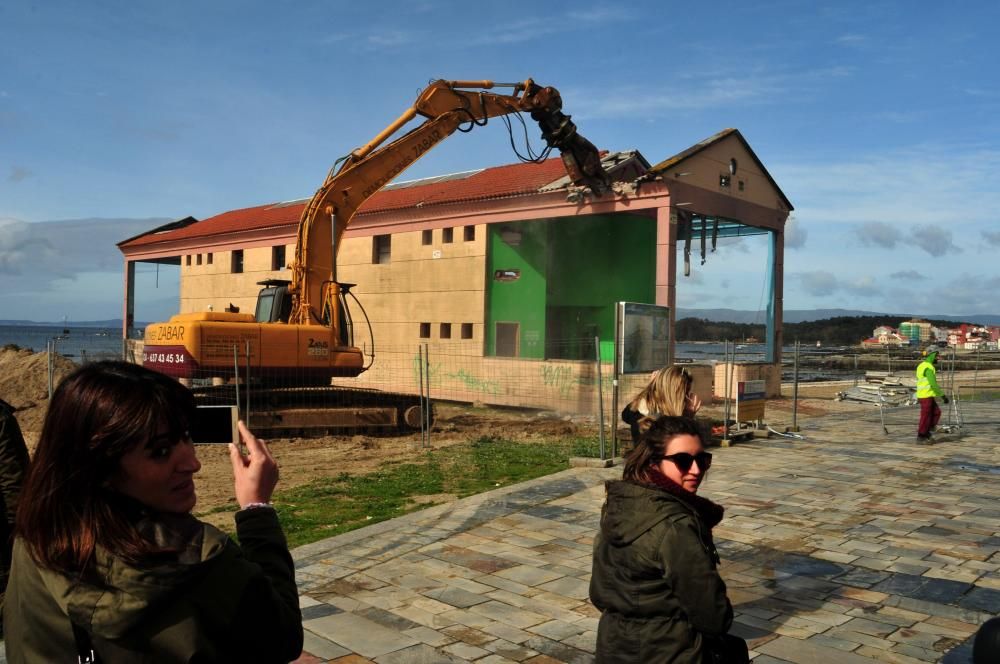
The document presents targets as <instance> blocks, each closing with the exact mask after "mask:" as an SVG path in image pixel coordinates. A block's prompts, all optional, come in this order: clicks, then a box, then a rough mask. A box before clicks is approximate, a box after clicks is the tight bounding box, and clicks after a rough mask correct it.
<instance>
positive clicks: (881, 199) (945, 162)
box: [768, 145, 1000, 232]
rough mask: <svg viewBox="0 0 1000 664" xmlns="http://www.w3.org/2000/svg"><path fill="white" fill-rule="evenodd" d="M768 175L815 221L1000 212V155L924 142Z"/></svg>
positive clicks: (900, 224)
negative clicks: (998, 178) (997, 179)
mask: <svg viewBox="0 0 1000 664" xmlns="http://www.w3.org/2000/svg"><path fill="white" fill-rule="evenodd" d="M768 170H769V171H770V172H771V174H772V175H773V176H774V178H775V180H777V181H778V182H780V183H781V188H782V189H783V190H784V191H785V192H787V193H788V194H789V196H790V197H791V198H792V200H794V201H795V204H796V214H797V215H798V216H799V218H800V219H807V220H808V221H809V223H817V222H819V223H824V224H829V223H850V224H870V223H881V224H887V225H889V226H892V227H894V228H896V229H898V230H899V232H907V231H908V230H909V229H910V228H912V227H913V226H914V225H923V226H938V227H944V228H947V227H950V226H958V225H963V226H965V227H968V225H969V224H972V223H981V224H984V225H986V224H992V223H995V220H996V210H997V209H998V208H1000V188H997V187H994V186H992V182H993V180H994V174H995V173H996V172H997V171H998V170H1000V150H997V149H992V148H984V147H980V146H975V145H973V146H961V145H953V146H947V147H942V146H934V145H918V146H913V147H911V148H908V149H903V150H896V151H893V152H886V153H877V154H867V155H866V154H860V155H858V156H857V158H856V159H854V160H851V161H838V162H831V163H820V162H805V163H780V162H772V163H771V164H770V165H769V166H768Z"/></svg>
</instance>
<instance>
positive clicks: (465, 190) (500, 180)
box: [118, 157, 566, 249]
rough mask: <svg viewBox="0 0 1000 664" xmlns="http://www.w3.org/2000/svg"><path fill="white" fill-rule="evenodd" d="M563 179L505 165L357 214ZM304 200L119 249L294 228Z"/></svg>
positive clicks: (380, 199)
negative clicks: (242, 232) (253, 231)
mask: <svg viewBox="0 0 1000 664" xmlns="http://www.w3.org/2000/svg"><path fill="white" fill-rule="evenodd" d="M565 174H566V170H565V168H564V167H563V164H562V160H561V159H560V158H558V157H555V158H552V159H547V160H545V161H544V162H542V163H540V164H525V163H518V164H508V165H506V166H495V167H493V168H487V169H484V170H482V171H479V172H476V173H473V174H471V175H469V176H468V177H464V178H460V179H446V180H442V181H437V182H435V181H433V179H431V180H432V181H431V182H429V183H427V184H414V185H411V186H405V187H400V188H397V189H383V190H382V191H380V192H378V193H376V194H375V195H374V196H372V197H371V198H369V199H368V200H367V201H366V202H365V204H364V205H362V206H361V208H360V209H359V210H358V215H367V214H375V213H379V212H388V211H390V210H398V209H402V208H409V207H414V206H415V205H417V204H418V203H419V204H421V205H422V206H425V207H426V206H428V205H444V204H447V203H458V202H468V201H475V200H486V199H492V198H507V197H511V196H524V195H530V194H534V193H537V192H538V190H539V189H540V188H541V187H543V186H545V185H547V184H549V183H550V182H553V181H555V180H557V179H559V178H561V177H563V176H564V175H565ZM304 207H305V201H301V202H296V203H269V204H267V205H259V206H257V207H249V208H243V209H240V210H230V211H229V212H223V213H222V214H218V215H215V216H214V217H209V218H207V219H202V220H201V221H199V222H196V223H193V224H190V225H188V226H184V227H183V228H175V229H172V230H167V231H164V232H159V233H158V232H152V231H151V232H149V233H147V234H144V235H140V236H139V237H136V238H132V239H129V240H126V241H124V242H122V243H120V244H119V245H118V246H119V247H120V248H121V249H126V248H129V247H140V246H148V245H151V244H157V243H159V242H164V241H173V240H181V239H190V238H196V237H208V236H212V235H222V234H228V233H236V232H240V231H251V230H260V229H264V228H273V227H279V226H289V225H293V226H294V225H296V224H298V222H299V217H300V216H301V214H302V208H304Z"/></svg>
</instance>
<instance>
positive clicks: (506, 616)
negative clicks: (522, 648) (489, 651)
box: [469, 600, 546, 629]
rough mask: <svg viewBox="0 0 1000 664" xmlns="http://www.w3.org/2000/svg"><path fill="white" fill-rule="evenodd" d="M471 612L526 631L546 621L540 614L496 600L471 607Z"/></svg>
mask: <svg viewBox="0 0 1000 664" xmlns="http://www.w3.org/2000/svg"><path fill="white" fill-rule="evenodd" d="M469 610H470V611H472V612H474V613H478V614H480V615H482V616H486V617H488V618H490V619H492V620H496V621H497V622H502V623H505V624H507V625H513V626H514V627H518V628H520V629H525V628H528V627H531V626H532V625H538V624H539V623H542V622H545V620H546V617H545V616H543V615H542V614H540V613H535V612H533V611H527V610H525V609H519V608H517V607H514V606H511V605H510V604H504V603H503V602H497V601H496V600H490V601H488V602H484V603H482V604H477V605H475V606H473V607H470V608H469Z"/></svg>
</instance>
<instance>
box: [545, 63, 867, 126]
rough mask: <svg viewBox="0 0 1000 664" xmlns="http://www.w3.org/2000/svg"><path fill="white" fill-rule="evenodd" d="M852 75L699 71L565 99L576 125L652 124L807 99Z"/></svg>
mask: <svg viewBox="0 0 1000 664" xmlns="http://www.w3.org/2000/svg"><path fill="white" fill-rule="evenodd" d="M852 73H853V70H852V69H851V68H849V67H843V66H835V67H826V68H821V69H812V70H804V71H790V72H783V71H780V70H776V69H775V68H774V67H760V68H756V69H753V68H750V69H747V70H746V71H745V72H744V73H742V74H741V75H740V76H738V77H736V76H732V74H731V69H725V70H722V69H719V70H717V69H707V70H706V69H702V70H697V71H694V72H692V71H688V72H685V73H678V74H675V75H674V76H675V80H666V81H661V82H659V83H658V84H657V85H649V84H646V85H620V86H612V87H609V88H607V89H605V90H604V92H602V94H601V95H594V94H593V92H592V91H587V90H579V91H577V90H571V89H568V88H567V89H566V90H565V91H564V92H565V93H566V94H565V95H564V96H566V97H573V98H574V100H575V101H574V104H573V111H574V116H575V117H579V118H581V119H587V120H590V119H602V118H603V119H622V120H634V119H635V118H637V117H638V118H644V119H652V118H664V117H667V116H669V115H671V114H672V113H676V112H678V111H697V110H713V111H714V110H718V109H719V108H720V107H729V106H746V105H750V104H761V105H772V104H778V103H781V100H782V99H787V98H788V97H789V96H795V97H799V98H803V97H807V96H811V95H812V94H813V92H814V90H818V89H820V88H823V87H826V86H828V85H829V82H830V79H833V78H844V77H848V76H851V75H852Z"/></svg>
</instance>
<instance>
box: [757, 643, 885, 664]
mask: <svg viewBox="0 0 1000 664" xmlns="http://www.w3.org/2000/svg"><path fill="white" fill-rule="evenodd" d="M756 650H758V651H759V652H761V653H763V654H765V655H770V656H772V657H776V658H778V659H779V660H785V661H788V662H795V663H796V664H831V663H832V662H836V664H871V660H870V659H868V658H866V657H860V656H858V655H856V654H854V653H852V652H845V651H844V650H841V649H837V648H828V647H826V646H823V645H819V644H818V643H813V642H812V639H810V640H808V641H800V640H798V639H790V638H788V637H779V638H777V639H775V640H773V641H770V642H768V643H765V644H764V645H762V646H760V647H758V648H756Z"/></svg>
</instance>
